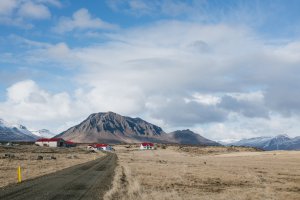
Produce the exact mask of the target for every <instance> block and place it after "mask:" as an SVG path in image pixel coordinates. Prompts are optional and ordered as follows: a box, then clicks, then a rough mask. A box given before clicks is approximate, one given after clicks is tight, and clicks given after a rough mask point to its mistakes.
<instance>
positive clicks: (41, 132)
mask: <svg viewBox="0 0 300 200" xmlns="http://www.w3.org/2000/svg"><path fill="white" fill-rule="evenodd" d="M31 133H33V134H34V135H36V136H37V137H40V138H52V137H54V136H55V134H54V133H52V132H51V131H49V130H47V129H41V130H38V131H31Z"/></svg>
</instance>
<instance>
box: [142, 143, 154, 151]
mask: <svg viewBox="0 0 300 200" xmlns="http://www.w3.org/2000/svg"><path fill="white" fill-rule="evenodd" d="M140 149H142V150H147V149H154V144H153V143H151V142H143V143H141V145H140Z"/></svg>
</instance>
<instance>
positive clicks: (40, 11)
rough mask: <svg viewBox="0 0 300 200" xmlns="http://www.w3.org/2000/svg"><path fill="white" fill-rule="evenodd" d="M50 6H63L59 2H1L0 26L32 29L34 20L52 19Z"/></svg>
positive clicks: (52, 0)
mask: <svg viewBox="0 0 300 200" xmlns="http://www.w3.org/2000/svg"><path fill="white" fill-rule="evenodd" d="M50 5H53V6H55V7H58V8H60V7H61V6H62V4H61V3H60V2H59V1H58V0H26V1H25V0H1V1H0V24H4V25H7V26H16V27H20V28H26V29H30V28H32V27H34V25H33V24H32V20H46V19H49V18H51V12H50V10H49V9H48V6H50Z"/></svg>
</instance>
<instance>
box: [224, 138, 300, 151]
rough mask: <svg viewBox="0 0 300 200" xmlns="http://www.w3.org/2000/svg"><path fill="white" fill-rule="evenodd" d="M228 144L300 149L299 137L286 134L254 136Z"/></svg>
mask: <svg viewBox="0 0 300 200" xmlns="http://www.w3.org/2000/svg"><path fill="white" fill-rule="evenodd" d="M228 145H234V146H248V147H256V148H260V149H263V150H268V151H270V150H300V137H295V138H290V137H289V136H287V135H277V136H275V137H256V138H250V139H243V140H240V141H237V142H233V143H230V144H228Z"/></svg>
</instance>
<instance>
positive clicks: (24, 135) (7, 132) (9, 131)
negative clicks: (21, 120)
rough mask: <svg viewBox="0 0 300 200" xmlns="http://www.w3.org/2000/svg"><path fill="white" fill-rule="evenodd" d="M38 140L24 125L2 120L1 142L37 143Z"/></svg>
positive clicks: (0, 120)
mask: <svg viewBox="0 0 300 200" xmlns="http://www.w3.org/2000/svg"><path fill="white" fill-rule="evenodd" d="M37 138H38V137H37V136H36V135H34V134H32V133H31V132H30V131H29V130H27V128H26V127H25V126H24V125H21V124H13V123H9V122H6V121H4V120H3V119H0V141H35V140H36V139H37Z"/></svg>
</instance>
